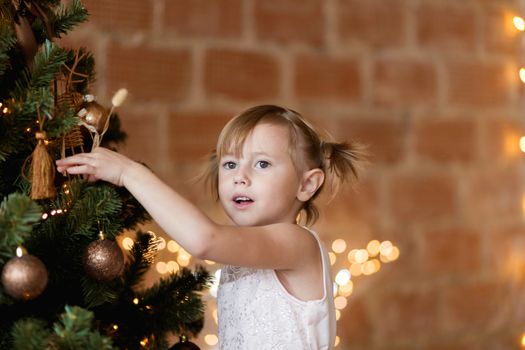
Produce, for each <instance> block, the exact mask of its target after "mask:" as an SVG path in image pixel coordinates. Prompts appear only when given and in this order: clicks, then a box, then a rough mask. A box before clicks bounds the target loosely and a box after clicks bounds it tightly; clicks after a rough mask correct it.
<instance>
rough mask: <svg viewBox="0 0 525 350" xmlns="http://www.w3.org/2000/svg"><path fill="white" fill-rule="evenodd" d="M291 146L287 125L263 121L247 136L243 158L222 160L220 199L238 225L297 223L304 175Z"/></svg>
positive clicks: (230, 157) (232, 155) (226, 157)
mask: <svg viewBox="0 0 525 350" xmlns="http://www.w3.org/2000/svg"><path fill="white" fill-rule="evenodd" d="M289 146H290V145H289V135H288V130H287V129H286V127H284V126H279V125H273V124H269V123H261V124H258V125H257V126H255V128H254V129H253V132H252V133H251V134H250V135H248V137H247V138H246V140H245V142H244V145H243V147H242V154H241V155H240V157H239V158H237V157H236V156H235V154H233V153H232V154H225V155H224V156H223V157H222V158H221V159H220V160H219V162H220V163H219V198H220V201H221V203H222V206H223V207H224V210H225V211H226V213H227V214H228V216H229V217H230V219H231V220H232V221H233V222H234V223H235V224H237V225H239V226H259V225H269V224H275V223H283V222H286V223H295V218H296V215H297V212H298V210H299V208H300V206H301V202H300V201H299V200H298V199H297V194H298V191H299V188H300V176H299V174H298V172H297V170H296V168H295V166H294V164H293V161H292V158H291V157H290V154H289V152H288V147H289Z"/></svg>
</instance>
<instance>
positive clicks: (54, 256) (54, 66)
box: [0, 0, 210, 349]
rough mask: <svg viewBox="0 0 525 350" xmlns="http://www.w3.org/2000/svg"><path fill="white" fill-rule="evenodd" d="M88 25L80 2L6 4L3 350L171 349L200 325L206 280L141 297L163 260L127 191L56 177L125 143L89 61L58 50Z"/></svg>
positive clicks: (1, 173)
mask: <svg viewBox="0 0 525 350" xmlns="http://www.w3.org/2000/svg"><path fill="white" fill-rule="evenodd" d="M87 17H88V13H87V11H86V9H85V8H84V7H83V5H82V4H81V2H80V1H78V0H72V1H70V2H68V3H67V4H62V3H61V2H60V1H59V0H0V195H1V204H0V268H1V269H2V283H1V286H0V315H2V317H0V348H1V349H113V348H120V349H139V348H140V349H167V348H168V347H169V345H168V343H167V340H166V334H167V333H169V332H174V333H176V334H179V335H181V336H182V335H184V336H191V335H196V334H197V333H198V332H199V331H200V329H201V328H202V326H203V304H202V301H201V298H200V294H199V292H200V291H201V290H203V289H204V288H206V287H207V286H208V284H209V282H210V276H209V274H208V273H207V271H205V270H204V269H202V268H200V267H197V268H196V269H195V270H194V271H190V270H189V269H182V270H181V271H180V272H178V273H177V274H173V275H170V276H169V277H167V278H164V279H161V280H160V281H159V282H157V283H156V284H155V285H153V286H152V287H151V288H148V289H144V288H141V286H140V283H141V281H142V278H143V277H144V274H145V272H146V271H147V270H148V268H149V267H150V265H151V264H152V259H153V256H154V253H155V251H156V241H155V239H154V237H153V236H151V235H150V234H148V233H144V232H141V231H140V230H139V229H138V225H139V224H141V223H144V222H146V221H147V220H149V219H150V218H149V216H148V214H147V213H146V212H145V210H144V209H143V208H142V206H141V205H140V204H139V203H138V202H137V201H136V200H135V199H134V198H133V197H132V196H131V195H130V194H129V192H127V191H126V190H125V189H123V188H118V187H115V186H112V185H110V184H107V183H102V182H87V181H85V180H84V179H82V178H80V177H72V176H67V175H64V174H59V173H56V170H55V166H54V160H55V159H58V158H60V157H64V156H68V155H71V154H75V153H79V152H87V151H90V150H91V149H92V148H93V147H97V146H98V145H99V144H103V145H105V146H106V147H115V146H116V145H117V144H118V143H119V142H122V141H123V140H124V138H125V134H124V133H123V132H122V131H121V130H120V127H119V119H118V116H117V115H116V114H114V113H113V112H114V110H113V108H111V109H109V108H105V107H103V106H101V105H100V104H99V103H98V102H97V101H96V100H95V99H94V97H93V96H92V95H90V90H89V89H90V83H92V82H93V80H94V77H95V62H94V59H93V57H92V55H91V54H90V53H89V52H88V51H87V50H86V49H83V48H79V49H73V48H63V47H59V46H58V45H57V44H55V43H54V42H53V40H56V38H60V37H61V36H63V35H65V34H66V33H67V32H69V31H70V30H71V29H72V28H73V27H75V26H76V25H77V24H79V23H81V22H83V21H85V20H86V19H87ZM124 97H125V91H120V92H119V93H117V94H116V96H115V97H114V99H113V100H112V107H117V106H118V105H119V104H120V103H122V100H123V98H124ZM126 230H135V231H136V241H135V244H134V245H133V248H132V249H131V250H130V252H129V253H128V254H127V256H126V257H124V256H123V254H122V251H121V250H120V248H119V246H118V245H117V243H116V242H115V240H116V238H117V237H118V236H119V235H121V234H122V233H123V232H124V231H126Z"/></svg>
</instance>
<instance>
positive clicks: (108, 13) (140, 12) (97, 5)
mask: <svg viewBox="0 0 525 350" xmlns="http://www.w3.org/2000/svg"><path fill="white" fill-rule="evenodd" d="M82 3H83V4H84V5H85V7H86V8H87V10H88V11H89V13H90V17H89V23H90V24H94V25H95V27H96V28H97V29H102V30H105V31H108V30H110V31H121V30H123V31H149V30H150V29H151V26H152V24H153V7H152V6H153V3H152V1H145V0H125V1H124V0H104V1H97V0H84V1H82Z"/></svg>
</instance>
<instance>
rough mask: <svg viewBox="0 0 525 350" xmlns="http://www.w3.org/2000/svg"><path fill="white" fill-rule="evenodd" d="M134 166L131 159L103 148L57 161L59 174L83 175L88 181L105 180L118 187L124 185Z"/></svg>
mask: <svg viewBox="0 0 525 350" xmlns="http://www.w3.org/2000/svg"><path fill="white" fill-rule="evenodd" d="M134 164H136V163H135V162H134V161H132V160H131V159H129V158H126V157H125V156H123V155H121V154H119V153H116V152H113V151H110V150H108V149H107V148H102V147H97V148H95V149H94V150H93V151H91V153H80V154H76V155H74V156H71V157H67V158H64V159H59V160H57V161H56V165H57V170H58V171H59V172H64V171H66V172H67V173H68V174H83V175H87V180H88V181H96V180H104V181H107V182H111V183H112V184H115V185H118V186H123V185H124V175H125V173H126V171H127V170H129V169H130V168H131V167H132V166H133V165H134Z"/></svg>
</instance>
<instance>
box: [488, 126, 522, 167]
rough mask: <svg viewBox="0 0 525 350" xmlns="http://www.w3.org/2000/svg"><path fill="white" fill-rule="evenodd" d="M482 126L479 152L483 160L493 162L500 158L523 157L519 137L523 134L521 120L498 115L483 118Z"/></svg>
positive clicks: (507, 159)
mask: <svg viewBox="0 0 525 350" xmlns="http://www.w3.org/2000/svg"><path fill="white" fill-rule="evenodd" d="M482 126H483V140H482V141H483V142H482V143H481V153H482V155H483V160H484V161H486V162H487V163H494V162H495V161H501V160H506V161H509V160H513V159H523V157H524V154H523V152H522V151H521V150H520V138H521V136H523V135H524V134H525V125H524V124H523V121H522V120H515V119H508V118H504V117H499V116H498V117H497V118H490V119H485V120H483V122H482Z"/></svg>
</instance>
